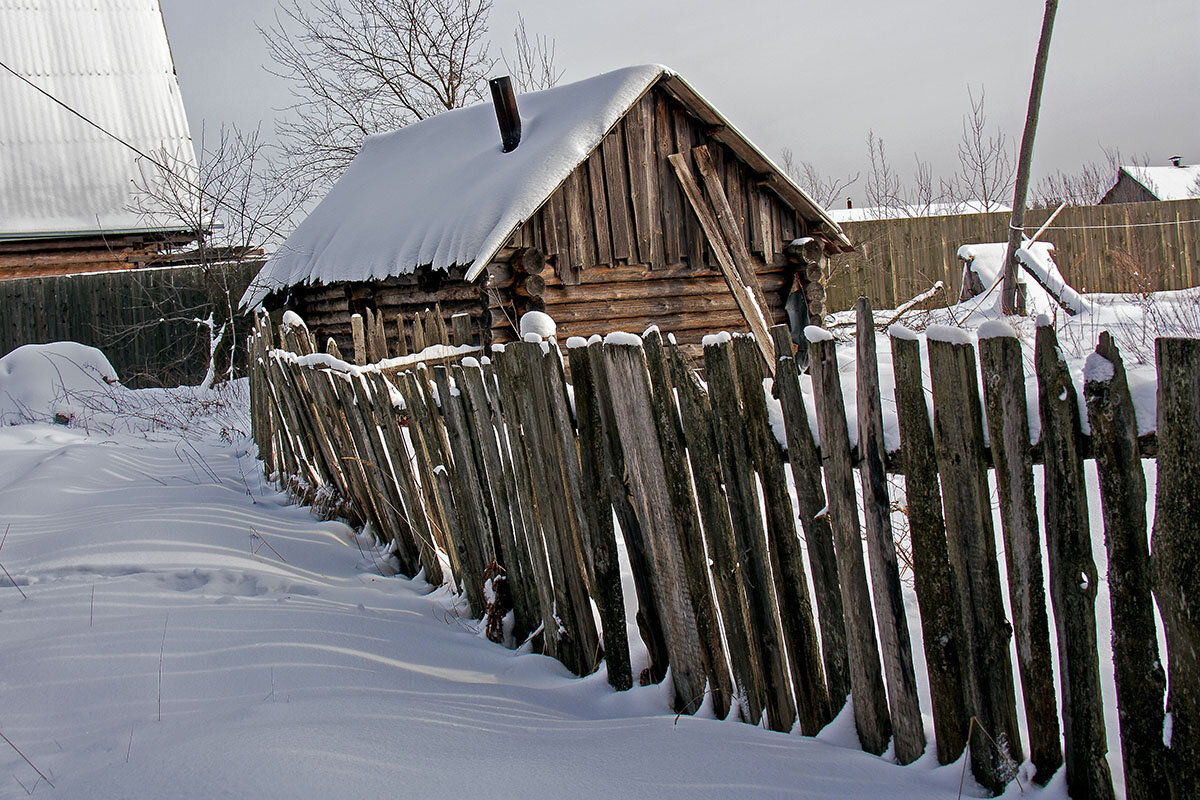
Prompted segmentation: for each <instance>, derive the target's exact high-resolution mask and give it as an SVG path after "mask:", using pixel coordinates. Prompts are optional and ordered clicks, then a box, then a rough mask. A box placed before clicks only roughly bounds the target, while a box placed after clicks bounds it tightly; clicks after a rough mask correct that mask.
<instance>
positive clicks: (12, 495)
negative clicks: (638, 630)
mask: <svg viewBox="0 0 1200 800" xmlns="http://www.w3.org/2000/svg"><path fill="white" fill-rule="evenodd" d="M62 391H63V389H62V387H54V388H52V389H51V390H50V396H57V395H59V394H61V393H62ZM104 397H105V398H108V399H105V400H103V402H101V401H100V400H99V399H96V400H95V401H94V402H92V403H90V404H88V408H86V409H83V410H84V411H86V414H80V416H79V417H77V419H80V418H83V417H86V419H87V427H84V426H83V425H81V424H72V425H67V426H64V425H53V424H47V423H45V422H43V421H39V422H31V423H27V424H20V425H8V426H5V427H0V464H2V465H3V470H2V471H0V536H3V535H4V532H5V531H7V535H6V538H4V540H3V545H2V546H0V564H3V566H4V567H5V568H6V569H7V570H8V573H10V574H11V575H12V578H13V579H14V580H15V582H16V586H14V585H13V584H11V583H9V582H8V580H7V578H5V577H3V573H0V733H2V734H3V735H4V736H5V737H7V738H8V739H9V740H10V741H11V742H12V745H14V746H15V748H14V747H10V746H9V745H8V744H5V743H4V742H3V741H0V798H10V797H25V796H26V792H27V791H31V792H33V794H34V795H35V796H43V795H44V796H50V797H71V798H94V799H97V800H102V799H103V798H128V797H174V798H212V797H218V796H227V797H260V798H273V797H277V798H289V800H292V799H295V798H332V797H363V796H372V795H379V794H383V793H387V794H389V795H392V794H400V795H405V794H409V793H412V794H417V793H420V794H422V795H425V794H430V793H436V794H439V795H442V796H447V797H471V796H479V797H525V796H531V795H532V796H561V795H567V794H570V795H571V796H577V797H615V796H620V797H655V798H666V797H695V796H735V795H736V796H744V795H752V796H755V797H758V796H764V797H770V796H779V797H783V796H804V797H818V798H843V797H875V796H884V795H886V796H888V797H897V798H905V797H912V798H918V797H920V798H925V797H934V796H937V797H953V796H955V795H956V794H957V791H958V785H959V778H960V775H961V763H960V764H956V765H951V766H949V767H944V768H936V766H935V763H934V761H933V758H932V756H926V757H925V758H924V759H922V760H921V761H919V762H918V763H917V764H914V765H910V766H907V767H899V766H896V765H894V764H892V763H889V762H888V761H887V760H886V759H880V758H876V757H874V756H870V755H868V754H865V753H862V752H860V751H859V750H858V749H857V746H856V742H855V737H854V734H853V726H852V723H851V721H850V719H849V715H843V716H842V717H841V718H840V719H839V720H838V721H836V722H835V723H834V724H833V725H832V726H830V728H829V729H827V730H826V731H825V732H824V733H823V734H822V736H821V737H820V738H818V739H809V738H804V737H801V736H799V735H795V736H786V735H781V734H776V733H772V732H769V731H766V730H762V729H758V728H754V727H751V726H749V725H744V724H741V723H737V722H732V721H730V722H721V721H717V720H713V719H710V718H705V717H704V716H703V715H702V716H699V717H696V718H688V717H682V718H679V719H676V718H675V717H674V715H672V714H671V713H670V712H669V710H668V700H669V698H668V697H667V694H666V692H667V689H665V688H664V686H665V685H660V686H651V687H644V688H635V689H634V690H632V691H630V692H624V693H615V692H613V691H612V690H611V689H610V688H609V687H608V685H607V683H606V681H605V677H604V674H603V671H602V672H601V673H599V674H596V675H593V676H590V677H587V678H583V679H576V678H573V677H572V676H570V675H569V674H568V673H567V672H566V670H565V669H564V668H563V667H562V666H561V665H560V664H558V663H557V662H556V661H553V660H551V659H549V658H545V657H542V656H539V655H534V654H531V653H528V652H521V651H516V652H514V651H509V650H505V649H504V648H502V647H499V646H497V645H494V644H492V643H490V642H488V641H487V640H486V639H485V638H483V636H482V635H481V633H480V632H479V631H478V625H477V624H476V623H475V622H473V621H471V620H469V619H465V618H464V617H463V608H462V604H461V603H459V602H458V599H457V598H455V597H454V596H451V595H449V594H448V593H447V592H445V590H441V589H438V590H432V589H431V587H429V586H428V585H426V584H424V583H422V582H419V581H410V580H407V579H404V578H401V577H395V576H392V575H390V574H389V573H390V570H388V569H387V568H386V566H385V565H384V564H383V563H382V561H381V560H380V557H379V555H378V553H377V552H376V551H375V549H374V548H373V547H372V546H371V543H370V539H369V537H367V536H359V535H356V534H355V533H354V531H352V530H351V529H350V528H348V527H347V526H346V525H344V524H342V523H340V522H321V521H318V520H316V519H315V518H313V516H312V515H311V514H310V513H309V511H308V510H307V509H305V508H300V507H296V506H292V505H289V504H288V501H287V499H286V498H285V497H283V496H281V495H280V494H278V493H276V492H275V491H274V490H273V489H271V488H270V487H269V486H267V485H264V482H263V480H262V478H261V474H262V473H261V470H260V469H259V464H258V462H256V461H255V460H254V455H253V453H252V452H251V450H250V447H251V445H250V443H249V440H248V439H247V438H246V436H245V431H246V430H247V418H246V401H245V386H244V383H243V384H239V385H237V386H236V388H235V389H233V390H231V389H229V388H226V389H224V390H222V391H219V392H197V391H194V390H178V391H164V390H141V391H125V390H114V391H112V392H110V393H108V394H106V395H104ZM18 587H19V588H18ZM17 749H19V750H20V753H23V754H24V756H25V757H27V758H28V759H29V762H32V765H33V766H31V765H30V763H27V762H26V761H25V760H24V759H23V758H22V757H21V755H19V754H18V752H17ZM35 767H36V769H37V770H40V771H41V772H43V773H45V775H46V776H47V777H48V778H49V779H50V781H51V782H52V783H53V788H51V787H50V786H48V785H47V783H46V782H45V781H42V780H41V779H40V778H39V777H38V774H37V772H36V771H35ZM971 789H972V786H971V784H970V779H969V778H968V791H970V790H971ZM1017 793H1018V790H1017V788H1015V787H1014V788H1013V790H1012V792H1011V793H1010V794H1012V795H1013V796H1016V794H1017ZM1041 796H1053V797H1059V796H1061V790H1054V789H1052V790H1050V791H1047V792H1044V793H1042V795H1041Z"/></svg>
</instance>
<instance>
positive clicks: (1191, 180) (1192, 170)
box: [1121, 164, 1200, 200]
mask: <svg viewBox="0 0 1200 800" xmlns="http://www.w3.org/2000/svg"><path fill="white" fill-rule="evenodd" d="M1121 171H1122V172H1124V173H1125V174H1127V175H1128V176H1129V177H1131V178H1133V179H1134V180H1135V181H1137V182H1138V183H1140V184H1141V185H1142V186H1144V187H1146V189H1147V190H1148V191H1149V192H1150V193H1151V194H1152V195H1154V196H1155V197H1157V198H1158V199H1159V200H1189V199H1191V198H1194V197H1200V184H1198V183H1197V182H1198V181H1200V164H1193V165H1191V166H1187V165H1184V166H1179V167H1175V166H1170V167H1136V166H1130V167H1121Z"/></svg>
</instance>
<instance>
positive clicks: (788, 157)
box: [779, 147, 859, 208]
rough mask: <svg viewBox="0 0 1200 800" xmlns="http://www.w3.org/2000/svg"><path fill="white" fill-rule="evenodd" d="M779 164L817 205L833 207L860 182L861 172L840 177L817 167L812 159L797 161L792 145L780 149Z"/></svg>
mask: <svg viewBox="0 0 1200 800" xmlns="http://www.w3.org/2000/svg"><path fill="white" fill-rule="evenodd" d="M779 166H780V168H782V169H783V171H784V172H785V173H787V176H788V177H789V178H791V179H792V180H793V181H795V182H796V185H797V186H799V187H800V188H801V189H803V190H804V191H805V193H807V194H808V196H809V197H811V198H812V199H813V200H815V201H817V205H819V206H821V207H823V208H832V207H833V206H834V205H835V202H836V201H837V199H838V198H839V197H841V195H842V194H843V193H844V192H845V191H846V190H847V189H849V188H850V187H851V186H853V185H854V184H855V183H858V178H859V173H857V172H856V173H854V175H845V176H841V177H838V176H836V175H826V174H824V173H823V172H821V171H820V170H818V169H817V167H816V165H814V164H813V163H812V162H811V161H801V162H799V163H797V162H796V157H795V154H793V153H792V149H791V148H790V147H785V148H783V149H782V150H780V151H779Z"/></svg>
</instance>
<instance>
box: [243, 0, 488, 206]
mask: <svg viewBox="0 0 1200 800" xmlns="http://www.w3.org/2000/svg"><path fill="white" fill-rule="evenodd" d="M491 9H492V2H491V0H316V2H314V3H309V2H300V0H290V3H288V4H287V5H283V6H282V7H281V11H280V12H279V13H277V14H276V18H275V24H274V25H272V26H270V27H268V28H260V29H259V31H260V33H261V34H262V36H263V38H264V40H265V41H266V44H267V50H268V52H269V53H270V56H271V59H272V60H273V61H274V62H275V67H274V69H272V70H271V72H272V73H273V74H275V75H277V76H279V77H281V78H284V79H286V80H287V81H289V82H290V83H291V84H292V96H293V98H294V102H293V104H292V105H291V106H290V107H289V108H288V109H287V111H289V112H291V113H290V114H289V115H288V116H287V117H286V118H285V119H284V121H282V122H280V123H279V125H278V130H277V133H278V134H279V138H280V140H281V142H282V145H281V146H282V150H283V153H284V155H285V156H286V158H287V161H288V163H289V165H290V167H291V169H292V170H293V172H294V174H295V175H296V176H297V177H298V178H299V180H301V181H303V182H313V181H315V182H317V183H319V184H323V185H328V184H329V183H332V181H333V180H334V179H336V178H337V176H338V175H340V174H341V173H342V171H343V170H344V169H345V168H346V166H347V165H349V163H350V161H351V160H352V159H353V158H354V156H355V155H356V154H357V153H358V150H359V148H360V146H361V145H362V142H363V140H364V139H365V138H366V137H367V136H369V135H371V134H373V133H379V132H381V131H389V130H395V129H397V128H401V127H403V126H404V125H407V124H408V123H410V122H414V121H416V120H421V119H425V118H426V117H429V116H432V115H434V114H437V113H438V112H441V111H445V110H447V109H452V108H459V107H461V106H464V105H467V104H468V103H471V102H473V101H477V100H481V99H483V97H484V93H485V90H486V80H485V79H486V77H487V74H488V72H489V71H490V70H491V69H492V67H493V65H494V64H495V61H494V60H493V59H492V58H491V57H490V55H489V42H488V39H487V30H488V28H487V26H488V17H489V14H490V12H491Z"/></svg>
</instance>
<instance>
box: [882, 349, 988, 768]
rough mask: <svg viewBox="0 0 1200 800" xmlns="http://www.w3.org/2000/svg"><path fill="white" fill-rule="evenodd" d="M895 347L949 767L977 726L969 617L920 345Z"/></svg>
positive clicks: (918, 559)
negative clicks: (941, 485) (945, 509)
mask: <svg viewBox="0 0 1200 800" xmlns="http://www.w3.org/2000/svg"><path fill="white" fill-rule="evenodd" d="M891 342H892V370H893V376H894V378H895V381H896V395H895V396H896V417H897V422H898V424H899V428H900V440H901V441H902V442H903V445H902V447H901V449H900V452H901V461H902V464H903V469H904V493H905V497H906V499H907V501H908V530H909V541H910V542H911V543H912V565H913V583H914V585H915V586H916V589H917V604H918V606H919V607H920V610H921V631H922V640H923V642H924V644H925V667H926V672H927V673H928V676H929V694H930V702H931V703H932V705H933V728H934V732H935V734H936V736H935V738H936V740H937V750H938V763H939V764H949V763H951V762H952V761H957V760H958V757H959V756H960V755H962V752H963V748H965V747H966V744H967V731H968V730H969V728H970V722H971V714H970V712H969V711H968V708H967V702H966V694H965V683H964V680H965V676H964V660H965V659H966V640H965V637H966V631H965V629H964V628H963V609H962V605H961V602H960V600H959V595H958V586H957V584H956V583H955V581H954V577H953V573H952V572H951V570H950V554H949V550H948V545H947V544H946V523H945V521H944V519H943V517H942V498H941V492H940V491H939V489H938V471H937V458H936V455H935V451H934V443H933V431H932V429H931V428H930V426H929V410H928V408H927V407H926V404H925V386H924V381H923V378H922V375H921V345H920V342H919V341H918V340H917V338H916V336H915V334H914V335H912V337H911V338H909V335H908V333H907V332H906V331H903V330H898V329H893V332H892V335H891Z"/></svg>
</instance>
